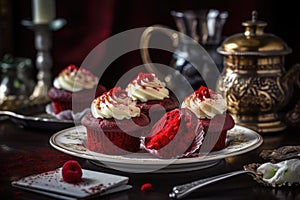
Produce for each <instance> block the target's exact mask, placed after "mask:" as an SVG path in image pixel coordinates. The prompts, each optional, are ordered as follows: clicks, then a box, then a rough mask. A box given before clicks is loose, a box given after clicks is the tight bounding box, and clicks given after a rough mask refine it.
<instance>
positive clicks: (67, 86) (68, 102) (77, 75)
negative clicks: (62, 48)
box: [48, 65, 106, 114]
mask: <svg viewBox="0 0 300 200" xmlns="http://www.w3.org/2000/svg"><path fill="white" fill-rule="evenodd" d="M98 81H99V79H98V78H97V77H96V76H95V75H93V74H92V73H91V72H90V71H88V70H86V69H83V68H79V67H76V66H75V65H69V66H68V67H66V68H65V69H63V70H62V71H61V72H60V73H59V75H58V76H57V77H56V78H55V79H54V82H53V87H51V88H50V89H49V91H48V97H49V98H50V100H51V101H52V105H53V108H54V112H55V114H59V113H60V112H62V111H64V110H72V108H74V107H75V108H76V111H82V110H84V109H85V108H89V106H90V105H91V102H92V101H93V99H90V98H88V97H93V98H94V97H95V96H99V95H101V94H102V93H103V92H105V91H106V88H105V87H104V86H102V85H98ZM95 87H96V88H95ZM93 93H94V94H93ZM74 95H76V98H77V100H76V101H75V102H76V105H73V104H72V98H74ZM80 97H85V98H80Z"/></svg>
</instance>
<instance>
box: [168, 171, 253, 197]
mask: <svg viewBox="0 0 300 200" xmlns="http://www.w3.org/2000/svg"><path fill="white" fill-rule="evenodd" d="M245 173H251V172H250V171H246V170H239V171H234V172H229V173H226V174H221V175H217V176H213V177H210V178H205V179H200V180H197V181H193V182H190V183H186V184H183V185H177V186H174V187H173V189H172V191H171V192H170V193H169V197H170V198H172V199H182V198H183V197H185V196H187V195H189V194H190V193H192V192H194V191H195V190H197V189H199V188H201V187H203V186H206V185H209V184H211V183H215V182H217V181H220V180H224V179H226V178H230V177H232V176H236V175H240V174H245Z"/></svg>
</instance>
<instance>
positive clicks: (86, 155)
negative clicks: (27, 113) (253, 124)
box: [49, 124, 263, 166]
mask: <svg viewBox="0 0 300 200" xmlns="http://www.w3.org/2000/svg"><path fill="white" fill-rule="evenodd" d="M78 128H79V129H80V128H81V129H83V130H85V127H84V126H83V125H80V126H74V127H70V128H67V129H63V130H61V131H58V132H56V133H55V134H53V135H52V136H51V137H50V139H49V142H50V145H51V146H52V147H54V148H55V149H57V150H59V151H61V152H64V153H66V154H69V155H72V156H75V157H80V158H83V159H88V160H94V161H99V160H101V161H102V162H112V163H114V164H126V165H133V166H134V165H153V166H155V165H166V164H171V165H183V164H194V163H203V162H206V161H214V160H220V159H224V158H227V157H231V156H236V155H240V154H244V153H247V152H249V151H252V150H254V149H256V148H258V147H259V146H260V145H261V144H262V143H263V137H262V136H261V135H260V134H258V133H257V132H256V131H254V130H252V129H249V128H247V127H244V126H240V125H237V124H236V125H235V127H234V128H240V129H244V130H246V131H248V133H249V134H252V135H253V136H255V138H256V142H255V143H253V144H249V145H248V146H247V147H244V148H243V149H239V150H235V151H233V152H229V153H222V151H224V150H226V149H227V148H228V147H226V148H225V149H223V150H220V151H215V152H212V153H209V154H208V156H205V157H204V159H203V158H201V157H192V158H180V159H160V158H155V157H154V158H151V159H140V158H135V159H133V158H128V157H124V156H118V155H117V156H116V155H105V154H99V153H96V152H91V151H89V150H88V149H86V151H85V152H80V153H79V152H76V151H74V150H70V149H68V148H66V147H63V146H62V145H59V144H57V142H56V139H57V137H59V136H60V135H61V134H64V133H66V132H69V131H71V130H78ZM84 132H85V131H84ZM220 152H221V153H220ZM92 153H93V154H94V155H92ZM95 156H97V159H96V158H95ZM99 156H100V157H99ZM126 161H134V162H131V163H128V162H126Z"/></svg>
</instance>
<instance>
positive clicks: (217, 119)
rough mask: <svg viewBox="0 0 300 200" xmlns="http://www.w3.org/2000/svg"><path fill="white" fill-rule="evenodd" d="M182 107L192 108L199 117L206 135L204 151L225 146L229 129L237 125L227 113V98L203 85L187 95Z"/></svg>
mask: <svg viewBox="0 0 300 200" xmlns="http://www.w3.org/2000/svg"><path fill="white" fill-rule="evenodd" d="M182 108H188V109H190V110H191V111H192V112H193V113H195V115H196V116H197V117H198V119H199V121H200V124H201V125H202V126H203V129H204V132H205V135H204V142H203V145H202V147H201V148H202V149H201V150H203V151H217V150H221V149H223V148H225V146H226V136H227V131H228V130H230V129H232V128H233V127H234V125H235V122H234V120H233V118H232V117H231V116H230V115H229V114H228V113H226V111H227V103H226V100H225V99H224V98H223V97H222V96H221V95H220V94H217V93H216V92H215V91H213V90H210V89H208V88H206V87H204V86H201V87H200V88H199V89H198V90H196V91H195V92H194V93H192V94H191V95H189V96H188V97H186V99H185V100H184V101H183V103H182Z"/></svg>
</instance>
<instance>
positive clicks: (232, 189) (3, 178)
mask: <svg viewBox="0 0 300 200" xmlns="http://www.w3.org/2000/svg"><path fill="white" fill-rule="evenodd" d="M299 130H300V129H299V128H296V127H293V128H292V127H290V128H288V129H287V130H285V131H283V132H280V133H269V134H264V135H263V138H264V142H263V144H262V145H261V146H260V147H259V148H257V149H255V150H253V151H250V152H248V153H244V154H242V155H239V156H233V157H229V158H226V159H224V160H223V161H222V162H220V163H219V164H218V165H216V166H214V167H211V168H207V169H203V170H198V171H190V172H180V173H179V172H177V173H163V174H162V173H125V172H121V171H116V170H112V169H107V168H102V167H99V166H95V165H94V164H92V163H91V162H90V161H88V160H85V159H82V158H78V157H73V156H70V155H67V154H65V153H62V152H60V151H58V150H56V149H54V148H53V147H52V146H51V145H50V144H49V138H50V137H51V136H52V135H53V134H54V133H55V132H56V131H51V130H47V129H44V130H39V129H32V128H21V127H18V126H17V125H16V124H15V123H13V122H11V121H9V120H4V121H0V198H1V199H51V198H49V197H47V196H43V195H39V194H35V193H31V192H27V191H24V190H20V189H16V188H14V187H12V186H11V182H12V181H14V180H17V179H19V178H21V177H24V176H27V175H31V174H36V173H41V172H45V171H48V170H53V169H55V168H58V167H61V166H62V164H63V163H64V162H65V161H67V160H70V159H75V160H77V161H79V162H80V164H81V165H82V167H83V168H85V169H90V170H97V171H102V172H109V173H113V174H120V175H125V176H128V177H129V183H130V184H131V185H132V186H133V188H132V189H130V190H127V191H123V192H119V193H114V194H111V195H108V196H103V197H101V198H100V199H115V200H121V199H122V200H123V199H125V200H127V199H128V200H129V199H135V200H136V199H149V200H150V199H155V200H157V199H161V200H163V199H169V197H168V194H169V192H170V190H171V188H172V187H173V186H174V185H178V184H182V183H185V182H189V181H192V180H196V179H199V178H205V177H210V176H214V175H218V174H222V173H226V172H231V171H234V170H240V169H242V167H243V165H245V164H249V163H253V162H259V163H261V162H264V160H262V158H260V157H259V153H260V152H261V151H262V150H263V149H274V148H278V147H281V146H285V145H299V144H300V135H299ZM144 183H151V184H152V185H153V191H152V192H142V191H141V190H140V187H141V185H142V184H144ZM186 199H230V200H232V199H300V190H299V187H298V188H282V189H272V188H266V187H263V186H261V185H259V184H257V183H256V182H255V181H254V180H253V179H252V177H251V176H249V175H247V174H244V175H240V176H236V177H232V178H230V179H227V180H224V181H221V182H218V183H215V184H212V185H208V186H205V187H203V188H201V189H199V190H198V191H196V192H194V193H192V194H191V195H189V196H188V197H186Z"/></svg>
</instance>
